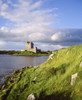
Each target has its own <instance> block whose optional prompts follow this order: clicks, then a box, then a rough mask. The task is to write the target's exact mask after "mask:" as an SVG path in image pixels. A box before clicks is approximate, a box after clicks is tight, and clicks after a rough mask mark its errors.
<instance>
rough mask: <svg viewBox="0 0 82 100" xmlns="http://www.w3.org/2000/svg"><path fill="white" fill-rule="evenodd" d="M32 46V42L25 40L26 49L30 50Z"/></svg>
mask: <svg viewBox="0 0 82 100" xmlns="http://www.w3.org/2000/svg"><path fill="white" fill-rule="evenodd" d="M33 48H34V44H33V43H32V42H26V50H27V51H30V50H31V49H33Z"/></svg>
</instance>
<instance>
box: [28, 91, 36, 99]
mask: <svg viewBox="0 0 82 100" xmlns="http://www.w3.org/2000/svg"><path fill="white" fill-rule="evenodd" d="M27 100H35V96H34V94H33V93H32V94H30V95H29V96H28V98H27Z"/></svg>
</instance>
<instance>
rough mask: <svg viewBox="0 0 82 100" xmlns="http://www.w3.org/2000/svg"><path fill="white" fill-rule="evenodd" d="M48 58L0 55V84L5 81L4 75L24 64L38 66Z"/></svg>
mask: <svg viewBox="0 0 82 100" xmlns="http://www.w3.org/2000/svg"><path fill="white" fill-rule="evenodd" d="M47 59H48V56H39V57H37V56H34V57H32V56H30V57H27V56H11V55H0V84H1V83H2V82H3V81H4V77H5V76H7V75H9V74H10V73H11V72H13V71H14V70H17V69H21V68H23V67H24V66H29V65H32V66H37V65H40V64H42V63H43V62H45V61H46V60H47Z"/></svg>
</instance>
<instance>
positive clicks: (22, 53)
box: [0, 51, 52, 56]
mask: <svg viewBox="0 0 82 100" xmlns="http://www.w3.org/2000/svg"><path fill="white" fill-rule="evenodd" d="M51 53H52V52H51V51H41V52H39V53H34V52H31V51H0V54H1V55H2V54H9V55H13V56H49V55H50V54H51Z"/></svg>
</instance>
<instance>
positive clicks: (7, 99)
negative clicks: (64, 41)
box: [0, 45, 82, 100]
mask: <svg viewBox="0 0 82 100" xmlns="http://www.w3.org/2000/svg"><path fill="white" fill-rule="evenodd" d="M53 54H54V56H53V59H49V60H47V61H46V62H45V63H43V64H41V65H40V66H38V67H34V68H23V69H21V70H19V71H17V72H15V73H13V74H12V75H11V76H10V77H7V78H6V81H5V82H4V83H3V84H2V85H1V86H0V100H27V97H28V96H29V95H30V94H31V93H33V94H34V95H35V97H36V100H82V66H81V65H80V64H81V62H82V45H77V46H74V47H72V46H70V47H69V48H66V49H61V50H59V51H55V52H53ZM75 73H78V76H77V78H76V80H75V83H74V85H71V84H70V83H71V76H72V75H73V74H75ZM35 77H36V80H34V79H35Z"/></svg>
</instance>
